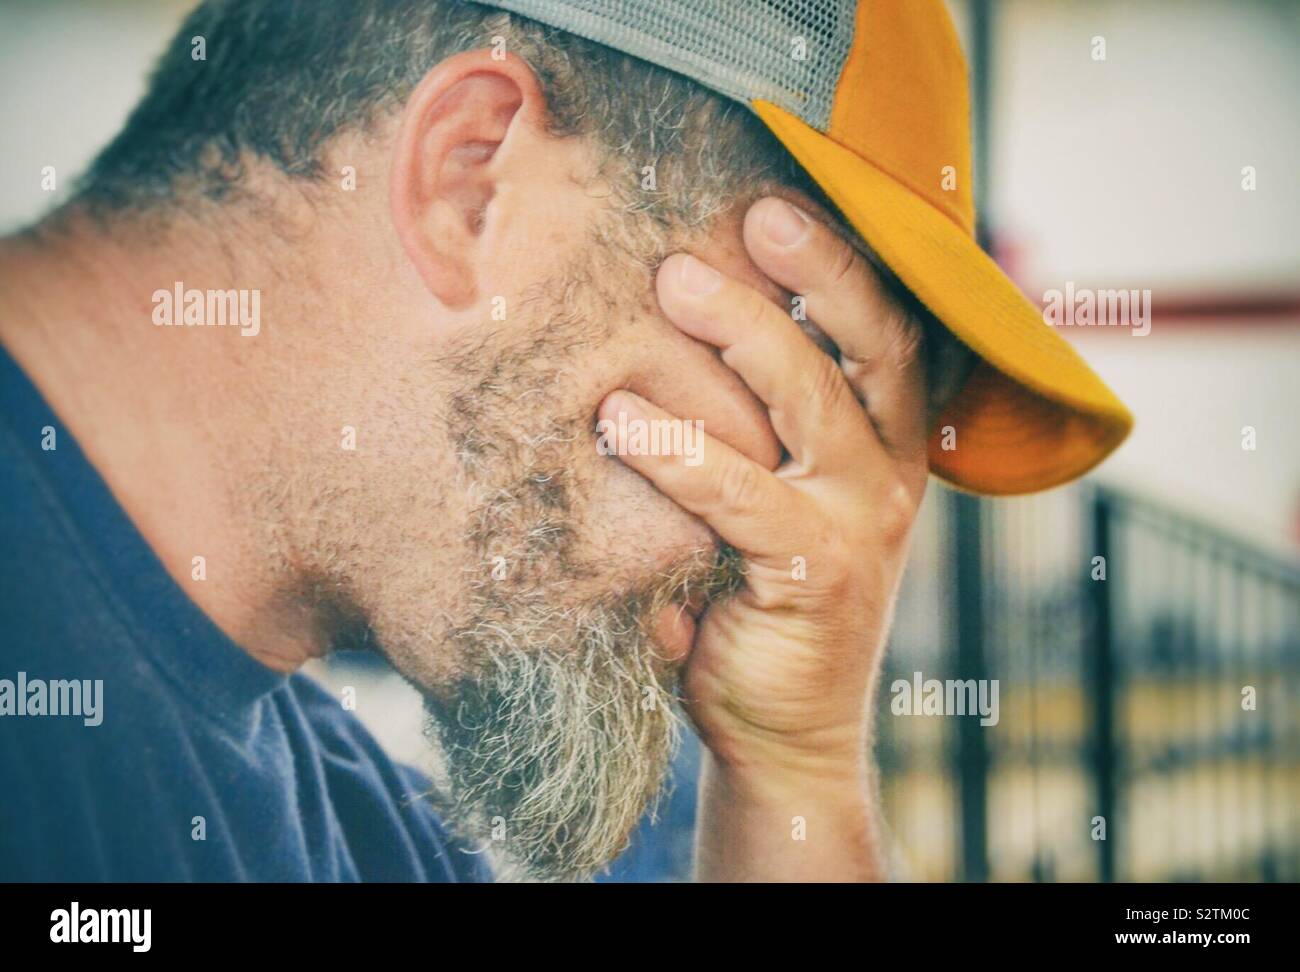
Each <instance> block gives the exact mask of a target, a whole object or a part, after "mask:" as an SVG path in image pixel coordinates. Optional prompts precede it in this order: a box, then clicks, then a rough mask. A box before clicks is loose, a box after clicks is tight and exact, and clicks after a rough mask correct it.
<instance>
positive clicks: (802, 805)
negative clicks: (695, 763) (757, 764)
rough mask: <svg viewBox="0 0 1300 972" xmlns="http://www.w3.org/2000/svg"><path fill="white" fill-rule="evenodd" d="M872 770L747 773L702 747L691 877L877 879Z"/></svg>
mask: <svg viewBox="0 0 1300 972" xmlns="http://www.w3.org/2000/svg"><path fill="white" fill-rule="evenodd" d="M885 875H886V870H885V849H884V846H883V837H882V828H881V827H880V824H879V813H878V808H877V805H876V786H875V781H874V775H873V774H872V773H871V772H869V771H867V770H866V769H865V767H861V768H854V769H853V770H851V771H847V772H845V773H843V774H840V773H830V774H825V773H823V774H817V775H809V776H808V777H806V778H801V777H798V776H795V775H785V774H781V775H777V774H757V775H755V774H746V773H742V772H738V771H735V770H732V769H729V768H726V767H724V766H722V765H721V764H720V763H719V762H718V761H717V760H716V759H715V758H714V757H713V756H712V754H710V753H709V752H708V751H706V752H705V754H704V757H703V763H702V766H701V770H700V806H699V827H698V838H697V842H696V880H698V881H720V882H735V881H781V882H800V881H836V882H848V881H882V880H884V879H885Z"/></svg>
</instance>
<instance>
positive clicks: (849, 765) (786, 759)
mask: <svg viewBox="0 0 1300 972" xmlns="http://www.w3.org/2000/svg"><path fill="white" fill-rule="evenodd" d="M703 760H704V762H703V767H702V772H703V774H704V780H705V782H706V785H708V786H712V787H714V788H715V789H717V790H719V791H722V792H724V793H725V794H726V795H727V798H728V800H729V801H734V802H740V803H745V804H747V805H752V806H769V807H778V806H780V807H784V806H789V805H792V804H798V803H805V804H806V803H809V802H811V801H816V802H818V803H822V804H826V803H830V804H835V805H841V806H844V807H849V808H857V807H860V806H869V805H870V804H871V801H872V795H871V794H872V790H873V789H874V775H873V773H872V771H871V767H870V763H869V760H868V759H867V755H866V749H865V746H859V747H854V748H852V749H846V750H839V751H823V752H821V753H816V754H813V753H807V752H798V751H796V752H779V751H772V750H771V749H768V750H765V751H763V752H758V753H752V752H745V753H743V754H738V753H733V754H731V758H723V757H721V756H720V755H719V754H718V753H716V752H713V751H712V750H707V749H706V750H705V752H704V754H703Z"/></svg>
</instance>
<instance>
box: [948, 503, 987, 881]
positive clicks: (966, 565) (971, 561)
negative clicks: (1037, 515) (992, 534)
mask: <svg viewBox="0 0 1300 972" xmlns="http://www.w3.org/2000/svg"><path fill="white" fill-rule="evenodd" d="M982 512H983V511H982V509H981V506H980V501H979V500H978V499H976V498H975V497H974V496H969V495H967V494H965V493H957V492H954V493H953V494H952V516H953V533H952V535H953V543H954V546H955V549H954V551H953V564H954V566H955V571H956V584H955V585H954V586H955V591H954V593H955V598H954V607H955V612H954V620H955V624H954V627H955V629H956V642H955V645H954V648H955V658H954V662H955V665H954V667H955V668H956V677H957V678H959V679H962V680H963V681H964V680H966V679H975V680H976V684H980V683H981V680H983V679H984V678H986V677H987V674H988V673H987V672H986V671H985V668H986V666H985V658H984V548H983V534H982V529H981V526H982V524H981V520H982V517H981V514H982ZM952 721H954V722H955V723H956V732H957V738H956V753H955V756H956V763H957V765H956V771H957V781H958V799H959V801H960V802H959V805H960V807H961V845H960V848H959V850H958V853H959V854H960V857H959V858H958V862H957V863H958V867H959V874H960V876H961V878H962V880H965V881H987V880H988V877H989V861H988V749H987V746H986V743H985V739H984V727H983V726H982V725H980V720H979V719H978V718H971V717H963V718H958V719H955V720H952Z"/></svg>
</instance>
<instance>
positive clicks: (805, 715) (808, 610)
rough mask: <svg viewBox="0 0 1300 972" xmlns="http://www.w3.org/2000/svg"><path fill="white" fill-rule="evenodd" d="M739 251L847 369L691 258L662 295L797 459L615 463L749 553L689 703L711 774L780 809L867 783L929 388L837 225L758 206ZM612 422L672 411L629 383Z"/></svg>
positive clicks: (660, 283) (721, 447)
mask: <svg viewBox="0 0 1300 972" xmlns="http://www.w3.org/2000/svg"><path fill="white" fill-rule="evenodd" d="M783 218H784V219H783ZM782 227H784V228H785V232H784V233H782V232H780V231H781V229H782ZM744 240H745V245H746V248H747V250H748V252H749V254H750V257H751V259H752V260H753V261H754V263H755V264H756V265H757V266H758V267H759V269H760V270H762V271H763V273H765V274H766V275H767V276H769V277H770V278H771V279H772V280H773V281H775V282H776V283H777V284H779V285H780V286H781V287H783V288H784V289H785V290H788V291H790V292H792V293H795V294H799V295H802V296H803V297H804V298H805V300H806V308H807V312H808V317H809V318H810V319H811V320H812V321H813V322H814V323H815V324H816V325H817V326H818V327H819V328H820V329H821V330H822V331H823V332H825V334H826V335H828V336H829V338H830V339H831V340H833V341H834V342H835V344H836V345H838V348H839V352H840V361H839V362H837V361H836V360H834V359H832V358H831V357H830V356H829V355H828V354H826V353H825V352H824V351H823V350H822V349H821V348H819V347H818V345H817V344H816V343H814V341H813V339H812V338H811V337H810V336H809V335H808V334H807V333H805V332H804V331H803V330H802V329H801V328H800V326H799V324H797V323H796V322H795V321H794V320H793V319H792V317H791V315H790V313H789V311H788V310H786V309H784V308H782V307H780V306H777V305H775V304H774V303H772V302H771V301H769V300H768V299H766V298H765V297H763V296H762V295H760V294H759V293H758V292H757V291H755V290H753V289H752V288H750V287H748V286H745V285H744V284H741V283H739V282H737V281H734V280H731V279H729V278H727V277H725V276H723V275H721V274H719V273H718V272H717V271H715V270H713V269H712V268H710V267H708V266H707V265H705V264H703V263H702V262H701V261H699V260H698V259H697V258H695V257H691V256H687V255H685V254H676V255H674V256H672V257H670V258H669V259H668V260H666V261H664V263H663V265H662V266H661V268H660V270H659V274H658V278H657V289H658V295H659V301H660V305H661V306H662V308H663V311H664V313H665V314H666V315H667V316H668V318H669V319H670V320H672V321H673V322H674V323H675V324H676V325H677V326H678V327H679V328H681V329H682V330H683V331H684V332H685V333H687V334H689V335H691V336H692V337H695V338H697V339H698V340H700V341H704V342H706V343H708V344H711V345H714V346H716V347H717V348H719V349H721V353H722V359H723V361H724V362H725V363H726V364H727V365H728V366H729V367H731V368H732V369H734V370H735V371H736V373H737V374H738V375H739V376H740V377H741V378H742V379H743V380H744V381H745V383H746V384H747V385H748V386H749V388H750V389H751V390H752V391H753V392H754V393H755V395H757V397H758V398H759V399H761V400H762V401H763V402H764V403H765V405H766V406H767V408H768V410H769V413H770V418H771V422H772V426H773V428H774V429H775V431H776V433H777V435H778V437H779V438H780V440H781V442H782V443H783V444H784V447H785V449H786V451H787V452H788V454H789V459H788V461H786V462H785V463H783V464H782V465H781V466H780V468H778V469H777V470H775V472H773V471H770V470H769V469H767V468H764V467H763V466H761V465H759V464H758V463H756V462H754V461H753V460H751V459H749V458H748V457H746V456H744V455H742V454H741V453H739V452H737V451H736V450H734V449H732V448H730V447H729V446H727V445H725V444H724V443H723V442H721V441H719V440H717V439H714V438H712V437H709V436H707V435H706V437H705V440H704V451H703V457H704V459H703V462H702V463H701V464H699V465H695V466H688V465H686V464H685V463H684V462H683V459H682V457H680V456H662V455H661V456H653V455H624V454H623V453H624V452H625V450H623V449H620V450H619V452H620V455H622V459H623V461H624V462H626V463H627V464H628V465H629V466H631V467H632V468H633V469H635V470H637V471H638V472H639V473H641V474H642V475H644V476H645V477H646V478H647V479H649V480H650V481H651V482H652V483H653V484H654V485H655V486H656V487H657V488H658V489H659V490H660V491H662V492H663V493H664V494H666V495H667V496H669V497H670V498H671V499H673V500H674V501H675V502H676V503H678V504H679V505H680V506H682V507H683V508H684V509H686V510H687V511H689V512H691V513H693V514H695V515H696V516H698V517H700V518H701V519H702V520H703V521H704V522H706V523H707V524H708V525H709V526H710V527H712V528H713V530H714V531H716V533H717V534H718V535H719V536H720V537H721V538H722V539H723V540H725V541H726V542H727V543H729V544H731V545H732V546H733V547H735V548H736V549H737V550H738V551H739V552H740V553H741V554H742V555H743V556H744V558H745V561H746V581H745V584H744V586H743V588H742V589H741V590H740V591H739V592H738V593H737V594H736V595H735V596H734V597H732V598H729V599H727V600H725V601H722V602H719V603H716V604H714V605H712V606H711V607H709V608H708V609H707V611H706V612H705V613H704V614H703V615H702V616H701V618H700V620H699V623H698V627H697V630H696V631H695V632H694V634H695V639H694V648H693V650H692V651H691V654H690V656H689V659H688V660H687V663H686V669H685V683H684V693H685V697H686V705H687V708H688V711H689V713H690V715H691V718H692V720H693V721H694V722H695V724H696V727H697V729H698V730H699V732H700V734H701V738H702V739H703V741H704V743H705V744H706V745H707V746H708V747H709V749H710V751H711V752H712V754H713V757H714V759H715V760H716V761H717V763H718V765H719V766H720V767H722V769H723V770H724V771H725V772H726V773H727V774H729V776H730V777H731V778H732V779H733V781H738V780H743V781H744V785H745V786H750V787H753V788H755V789H757V790H759V791H764V792H770V793H772V795H773V798H774V802H775V801H776V800H779V799H784V797H785V796H786V795H788V794H789V793H792V792H794V791H797V790H798V789H799V788H800V787H801V786H804V785H806V784H808V783H809V782H810V781H818V785H822V786H825V785H828V784H833V783H836V782H839V781H843V782H844V783H846V784H848V785H849V786H850V787H851V786H854V785H858V786H860V785H861V782H862V780H863V779H864V777H865V773H866V766H867V758H868V756H867V751H866V747H867V737H868V730H869V725H870V723H869V717H868V712H869V710H868V706H869V701H870V698H871V695H872V694H873V692H874V689H875V683H876V677H877V674H878V671H879V668H880V662H881V656H882V652H883V647H884V643H885V639H886V635H887V633H888V628H889V624H890V621H891V615H892V610H893V605H894V600H895V597H896V594H897V590H898V584H899V579H900V576H901V574H902V570H903V566H904V561H905V558H906V552H907V546H908V538H909V534H910V531H911V527H912V523H913V521H914V519H915V516H916V512H917V509H918V507H919V505H920V502H921V498H922V496H923V494H924V490H925V483H926V475H927V465H926V432H927V429H926V411H925V375H924V362H923V356H922V355H921V354H920V353H919V348H918V343H919V334H918V333H917V332H916V329H915V328H914V327H912V326H911V325H910V324H909V322H908V321H907V320H906V317H905V314H904V312H903V311H902V310H901V309H900V308H899V307H898V306H897V305H896V304H895V303H894V302H893V301H892V299H891V298H889V296H888V295H887V294H886V293H885V291H884V289H883V287H882V285H881V283H880V280H879V278H878V277H877V275H876V273H875V271H874V270H873V269H872V268H871V267H870V265H869V264H868V263H867V262H866V261H865V260H864V259H863V258H862V257H861V256H860V255H859V254H858V253H857V251H856V250H854V249H853V248H852V247H851V246H850V245H849V244H848V243H847V242H845V241H844V240H843V239H841V238H840V237H839V236H837V235H836V234H835V233H833V232H832V231H831V230H830V229H829V228H827V227H826V226H824V225H822V224H821V223H818V222H816V221H814V220H812V219H811V218H809V217H807V216H805V215H804V214H803V213H802V212H800V211H798V210H794V209H793V208H792V207H788V206H787V204H786V203H784V202H783V201H781V200H777V199H765V200H761V201H759V202H758V203H756V204H755V205H754V206H753V207H752V208H751V209H750V211H749V213H748V214H747V216H746V219H745V224H744ZM620 411H623V412H626V413H627V415H628V418H629V419H631V418H643V419H647V420H654V419H670V418H673V417H674V416H671V415H669V414H668V413H667V412H665V411H664V410H663V409H662V408H660V407H659V406H658V405H656V404H654V403H651V402H648V401H645V400H644V399H641V398H639V397H637V396H635V395H633V394H632V393H630V392H627V391H622V390H620V391H617V392H614V393H612V394H611V395H609V396H608V397H607V398H606V399H605V401H604V402H603V403H602V407H601V417H602V418H609V419H616V418H617V416H618V413H619V412H620ZM706 431H707V430H706ZM801 565H802V567H801ZM679 624H681V625H683V626H686V627H687V628H688V629H689V626H690V624H691V622H690V620H689V618H681V619H680V620H679ZM687 634H689V630H688V631H687Z"/></svg>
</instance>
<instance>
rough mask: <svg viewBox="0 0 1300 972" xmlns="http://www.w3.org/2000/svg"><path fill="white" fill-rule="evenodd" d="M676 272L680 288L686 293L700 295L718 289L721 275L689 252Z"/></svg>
mask: <svg viewBox="0 0 1300 972" xmlns="http://www.w3.org/2000/svg"><path fill="white" fill-rule="evenodd" d="M678 274H679V276H678V280H679V281H680V283H681V285H682V289H683V290H685V291H687V292H688V293H692V294H698V295H700V296H701V297H702V296H704V295H705V294H711V293H713V292H714V291H715V290H717V289H718V284H720V283H721V282H722V277H721V276H719V274H718V271H716V270H714V269H713V268H712V267H711V266H709V265H708V264H707V263H701V262H700V261H699V260H697V259H695V257H693V256H691V255H690V254H689V253H688V254H686V255H685V259H683V260H682V265H681V268H680V269H679V270H678Z"/></svg>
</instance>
